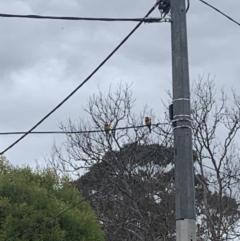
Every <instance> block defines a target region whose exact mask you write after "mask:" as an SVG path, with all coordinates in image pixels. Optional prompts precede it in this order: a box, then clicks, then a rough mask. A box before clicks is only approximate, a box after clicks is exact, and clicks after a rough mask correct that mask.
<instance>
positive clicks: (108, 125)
mask: <svg viewBox="0 0 240 241" xmlns="http://www.w3.org/2000/svg"><path fill="white" fill-rule="evenodd" d="M110 129H111V128H110V124H109V123H108V122H105V123H104V131H105V134H106V140H107V141H109V136H110Z"/></svg>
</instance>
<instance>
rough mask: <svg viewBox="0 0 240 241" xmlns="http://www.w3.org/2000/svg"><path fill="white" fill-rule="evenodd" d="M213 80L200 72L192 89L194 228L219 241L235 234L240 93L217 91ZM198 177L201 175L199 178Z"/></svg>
mask: <svg viewBox="0 0 240 241" xmlns="http://www.w3.org/2000/svg"><path fill="white" fill-rule="evenodd" d="M216 90H217V89H216V86H215V85H214V80H212V79H210V76H208V79H207V80H205V81H204V78H203V76H202V77H200V78H199V80H198V81H197V82H195V83H194V86H193V90H192V119H193V136H194V141H193V145H194V150H195V151H196V153H197V157H198V161H197V163H196V171H197V172H198V173H199V174H200V176H199V175H196V177H197V181H198V184H199V186H200V187H201V188H202V192H198V194H197V195H198V196H199V195H200V196H202V197H203V198H201V199H202V200H201V201H200V202H199V203H197V213H198V221H199V225H198V228H199V229H198V232H199V236H202V237H203V238H204V240H212V241H218V240H219V241H220V240H221V241H222V240H231V239H234V238H237V237H239V234H240V233H239V228H238V225H239V218H240V212H239V201H240V200H239V181H240V168H239V164H238V163H239V161H240V159H239V158H240V152H239V150H240V149H239V147H240V146H239V144H238V142H237V133H238V131H239V128H240V96H239V95H237V94H236V92H235V91H234V90H233V91H232V92H231V97H230V98H229V97H228V96H227V94H226V93H225V92H224V90H223V89H222V90H221V93H220V95H219V96H218V95H217V93H218V92H217V91H216ZM200 177H201V178H200Z"/></svg>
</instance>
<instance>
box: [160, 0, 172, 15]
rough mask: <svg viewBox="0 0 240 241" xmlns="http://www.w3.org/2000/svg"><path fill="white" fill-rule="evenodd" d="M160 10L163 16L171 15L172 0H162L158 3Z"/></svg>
mask: <svg viewBox="0 0 240 241" xmlns="http://www.w3.org/2000/svg"><path fill="white" fill-rule="evenodd" d="M158 10H159V11H160V13H161V18H165V17H166V16H167V15H170V10H171V3H170V0H160V1H159V5H158Z"/></svg>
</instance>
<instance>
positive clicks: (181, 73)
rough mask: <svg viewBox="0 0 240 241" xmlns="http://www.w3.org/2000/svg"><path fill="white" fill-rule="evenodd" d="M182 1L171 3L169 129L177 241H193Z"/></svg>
mask: <svg viewBox="0 0 240 241" xmlns="http://www.w3.org/2000/svg"><path fill="white" fill-rule="evenodd" d="M186 25H187V24H186V6H185V0H171V31H172V77H173V112H172V115H173V128H174V159H175V189H176V199H175V202H176V207H175V208H176V236H177V239H176V240H177V241H196V211H195V186H194V172H193V151H192V129H191V117H190V115H191V112H190V84H189V70H188V44H187V26H186Z"/></svg>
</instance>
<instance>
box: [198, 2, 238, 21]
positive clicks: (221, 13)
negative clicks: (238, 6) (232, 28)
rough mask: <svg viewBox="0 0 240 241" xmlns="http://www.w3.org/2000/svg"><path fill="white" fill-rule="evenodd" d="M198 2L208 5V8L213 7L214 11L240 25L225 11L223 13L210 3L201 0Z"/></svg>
mask: <svg viewBox="0 0 240 241" xmlns="http://www.w3.org/2000/svg"><path fill="white" fill-rule="evenodd" d="M199 1H200V2H202V3H204V4H206V5H207V6H209V7H210V8H212V9H214V10H215V11H217V12H219V13H220V14H222V15H223V16H224V17H226V18H228V19H229V20H230V21H232V22H234V23H236V24H237V25H238V26H240V23H239V22H237V21H236V20H234V19H233V18H231V17H229V16H228V15H226V14H225V13H223V12H222V11H220V10H219V9H217V8H215V7H214V6H212V5H211V4H209V3H207V2H205V1H203V0H199Z"/></svg>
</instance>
